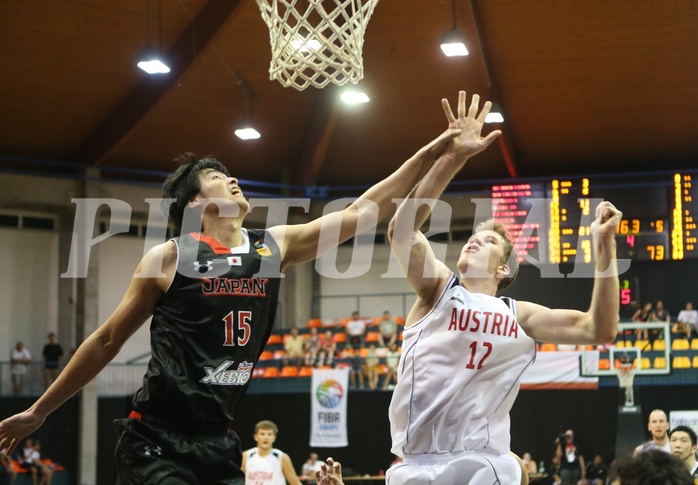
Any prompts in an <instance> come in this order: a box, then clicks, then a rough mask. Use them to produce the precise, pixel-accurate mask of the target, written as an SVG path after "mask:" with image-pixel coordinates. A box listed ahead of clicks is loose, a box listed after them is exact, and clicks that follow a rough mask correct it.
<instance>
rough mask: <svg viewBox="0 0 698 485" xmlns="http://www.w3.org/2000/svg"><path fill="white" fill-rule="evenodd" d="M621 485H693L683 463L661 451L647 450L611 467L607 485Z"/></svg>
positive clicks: (621, 460) (619, 461)
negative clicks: (613, 484) (616, 484)
mask: <svg viewBox="0 0 698 485" xmlns="http://www.w3.org/2000/svg"><path fill="white" fill-rule="evenodd" d="M616 478H617V479H619V480H620V483H621V485H659V484H661V485H693V478H691V474H690V473H689V472H688V470H687V469H686V467H685V466H684V464H683V462H682V461H681V460H679V459H678V458H677V457H675V456H674V455H672V454H670V453H667V452H666V451H663V450H649V451H645V452H644V453H640V454H639V455H637V456H636V457H635V458H630V457H627V458H623V459H620V460H618V461H617V462H615V463H614V464H613V466H612V467H611V472H610V473H609V483H612V482H613V481H615V480H616Z"/></svg>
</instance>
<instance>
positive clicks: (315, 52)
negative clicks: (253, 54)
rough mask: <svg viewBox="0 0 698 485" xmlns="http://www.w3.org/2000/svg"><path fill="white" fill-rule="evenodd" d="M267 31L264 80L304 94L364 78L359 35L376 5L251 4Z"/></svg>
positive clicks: (336, 0)
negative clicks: (268, 61)
mask: <svg viewBox="0 0 698 485" xmlns="http://www.w3.org/2000/svg"><path fill="white" fill-rule="evenodd" d="M256 1H257V5H258V6H259V10H260V11H261V13H262V19H263V20H264V23H266V24H267V27H268V28H269V40H270V42H271V65H270V67H269V78H270V79H272V80H277V81H279V82H280V83H281V84H282V85H283V86H284V87H289V86H290V87H293V88H296V89H297V90H299V91H303V90H304V89H305V88H307V87H308V86H315V87H316V88H323V87H325V86H327V84H329V83H334V84H336V85H338V86H342V85H344V84H346V83H347V82H351V83H353V84H356V83H357V82H359V80H361V79H362V78H363V77H364V65H363V58H362V51H363V45H364V33H365V32H366V26H367V25H368V21H369V20H370V19H371V15H372V14H373V10H374V9H375V7H376V4H377V3H378V0H256Z"/></svg>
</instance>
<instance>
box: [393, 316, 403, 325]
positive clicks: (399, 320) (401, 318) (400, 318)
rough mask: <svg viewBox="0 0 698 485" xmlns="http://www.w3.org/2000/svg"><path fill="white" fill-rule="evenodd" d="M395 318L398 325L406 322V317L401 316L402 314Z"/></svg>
mask: <svg viewBox="0 0 698 485" xmlns="http://www.w3.org/2000/svg"><path fill="white" fill-rule="evenodd" d="M393 320H395V323H397V324H398V325H404V324H405V318H404V317H401V316H399V315H398V316H395V317H393Z"/></svg>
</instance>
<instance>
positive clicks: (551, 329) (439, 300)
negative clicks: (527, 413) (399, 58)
mask: <svg viewBox="0 0 698 485" xmlns="http://www.w3.org/2000/svg"><path fill="white" fill-rule="evenodd" d="M443 104H444V111H445V112H446V116H447V118H448V119H449V123H450V127H452V128H454V127H458V128H460V129H461V130H462V132H463V133H468V132H470V131H477V130H479V129H481V128H482V124H483V123H484V119H485V116H486V115H487V113H488V112H489V108H490V104H489V103H486V104H485V106H484V108H483V110H482V112H480V113H479V114H478V108H479V107H478V104H479V98H478V97H477V96H473V99H472V102H471V105H470V108H469V110H468V112H467V113H466V107H465V93H464V92H461V93H460V95H459V100H458V118H456V117H455V116H453V114H452V112H451V108H450V106H449V104H448V102H447V101H446V100H444V101H443ZM463 140H466V138H464V137H457V138H454V139H453V140H452V141H451V142H450V145H449V147H448V148H447V155H448V156H444V157H442V158H441V159H440V160H439V161H437V162H436V164H435V166H434V167H433V168H434V169H435V170H432V171H430V172H429V173H428V174H427V175H426V176H425V177H424V178H423V179H422V181H421V182H420V183H419V185H418V186H417V187H416V188H415V190H414V191H413V193H412V194H411V196H410V197H409V198H408V199H407V200H405V201H404V202H403V203H402V204H401V205H400V207H399V208H398V210H397V212H396V214H395V216H394V218H393V220H392V221H391V224H390V230H389V236H390V240H391V246H392V249H393V251H394V253H395V255H396V257H397V260H398V261H399V263H400V265H401V267H402V268H403V271H404V272H405V274H406V276H407V279H408V281H409V283H410V285H411V286H412V287H413V288H414V290H415V292H416V293H417V300H416V302H415V304H414V306H413V307H412V309H411V310H410V312H409V314H408V316H407V320H406V325H405V331H404V333H403V338H404V340H403V352H402V357H401V359H400V365H399V368H398V383H397V386H396V388H395V391H394V394H393V398H392V401H391V404H390V423H391V433H392V440H393V448H392V451H393V453H395V454H396V455H399V456H402V457H403V462H402V463H401V464H398V465H395V466H394V467H392V468H391V469H390V470H389V471H388V475H387V483H388V484H389V485H416V484H427V483H428V484H433V485H454V484H459V485H460V484H468V483H470V484H477V485H480V484H487V485H490V484H501V485H511V484H518V483H520V482H521V480H522V478H523V477H522V473H521V468H520V466H519V464H518V463H517V461H516V459H515V458H514V457H513V456H512V455H511V454H510V452H509V446H510V435H509V410H510V409H511V406H512V404H513V403H514V400H515V399H516V395H517V393H518V390H519V381H520V378H521V375H522V374H523V372H524V371H525V370H526V368H527V367H528V366H529V365H531V363H532V362H533V360H534V359H535V342H534V340H539V341H544V342H555V343H565V344H595V343H605V342H609V341H611V340H613V338H614V337H615V335H616V331H617V324H618V305H619V302H618V277H617V269H616V265H615V239H614V237H615V230H616V227H617V226H618V224H619V222H620V220H621V217H622V214H621V213H620V212H619V211H618V210H617V209H616V208H615V207H614V206H613V205H612V204H610V203H609V202H605V201H604V202H602V203H601V204H599V206H598V207H597V208H596V220H595V221H594V223H593V224H592V227H591V232H592V235H593V239H594V247H595V253H596V260H595V265H596V270H597V271H596V275H595V279H594V289H593V294H592V298H591V304H590V307H589V310H588V311H586V312H581V311H577V310H553V309H550V308H546V307H544V306H541V305H537V304H534V303H530V302H525V301H514V300H512V299H510V298H504V297H503V298H497V297H496V296H495V295H496V293H497V292H498V291H500V290H502V289H503V288H505V287H506V286H508V285H509V284H510V283H511V282H512V280H513V278H514V277H515V276H516V273H517V270H518V261H517V256H516V254H515V252H514V251H513V245H512V242H511V240H510V239H509V236H508V234H507V233H506V230H505V229H504V227H503V226H502V225H501V224H500V223H498V222H496V221H492V220H490V221H486V222H485V223H483V224H480V225H479V226H478V227H477V228H476V230H475V233H474V235H473V236H472V237H471V238H470V239H469V240H468V242H467V244H466V245H465V246H464V247H463V250H462V252H461V254H460V257H459V260H458V264H457V266H458V273H459V274H458V275H455V274H454V273H452V272H451V270H449V269H448V267H447V266H446V265H445V264H444V263H442V262H441V261H439V260H437V258H436V257H435V255H434V253H433V251H432V249H431V247H430V245H429V243H428V241H427V239H426V238H425V236H424V235H423V234H422V233H421V232H420V231H419V229H420V227H421V226H422V224H423V223H424V222H425V220H426V219H427V217H428V216H429V214H430V212H431V207H433V204H434V203H435V202H436V201H435V200H434V199H435V198H438V197H440V195H441V193H442V191H443V190H444V188H445V187H446V185H448V182H449V181H450V180H451V178H452V177H453V176H454V175H455V174H456V173H457V172H458V170H460V168H462V166H463V165H464V164H465V162H466V160H467V153H468V152H469V151H470V147H469V144H470V143H472V137H469V138H467V140H471V141H469V142H467V141H466V142H464V141H463ZM486 140H487V139H486V138H485V139H482V142H483V143H484V142H486ZM425 199H426V200H425ZM524 480H525V479H524Z"/></svg>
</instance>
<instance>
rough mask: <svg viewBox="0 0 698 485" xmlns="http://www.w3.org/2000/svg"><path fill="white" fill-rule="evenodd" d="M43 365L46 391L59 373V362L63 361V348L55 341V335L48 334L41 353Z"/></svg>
mask: <svg viewBox="0 0 698 485" xmlns="http://www.w3.org/2000/svg"><path fill="white" fill-rule="evenodd" d="M41 358H42V361H43V364H44V389H48V386H50V385H51V384H52V383H53V381H55V380H56V378H57V377H58V374H60V372H61V360H63V347H61V344H59V343H58V341H57V340H56V334H55V333H53V332H51V333H49V334H48V343H47V344H46V345H44V350H43V351H42V352H41Z"/></svg>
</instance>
